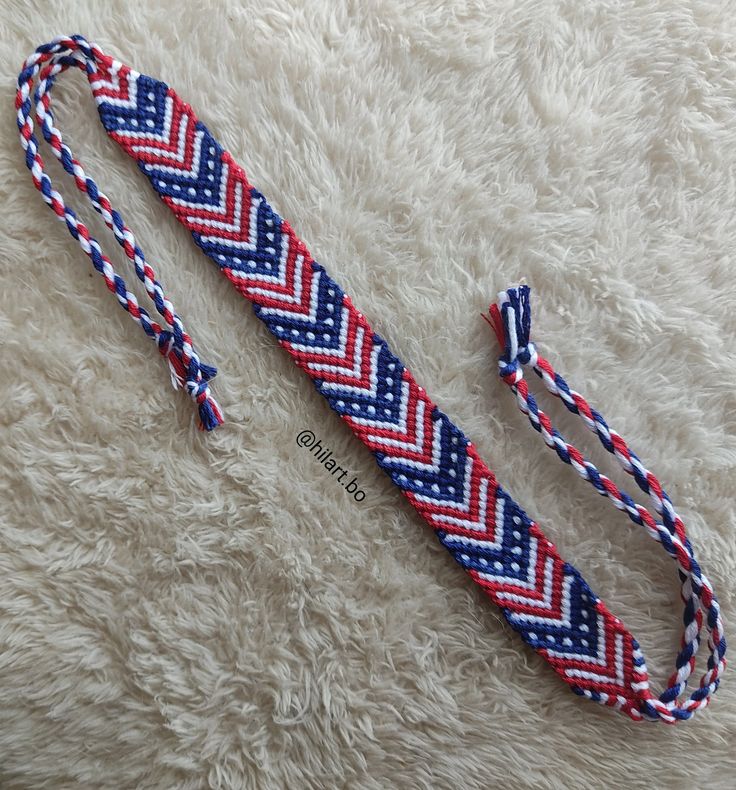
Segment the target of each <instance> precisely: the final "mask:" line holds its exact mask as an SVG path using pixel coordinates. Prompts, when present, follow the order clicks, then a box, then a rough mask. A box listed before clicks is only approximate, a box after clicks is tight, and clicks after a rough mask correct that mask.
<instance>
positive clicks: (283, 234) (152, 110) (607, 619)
mask: <svg viewBox="0 0 736 790" xmlns="http://www.w3.org/2000/svg"><path fill="white" fill-rule="evenodd" d="M88 76H89V80H90V83H91V85H92V88H93V91H94V95H95V98H96V101H97V104H98V109H99V113H100V117H101V119H102V122H103V124H104V126H105V128H106V130H107V131H108V133H109V135H110V136H111V137H112V138H113V139H114V140H115V141H116V142H118V143H119V144H120V145H121V146H122V147H123V149H124V150H125V151H127V153H128V154H130V156H131V157H133V159H135V161H136V162H137V163H138V165H139V167H140V168H141V169H142V170H143V172H144V173H145V174H146V176H147V177H148V178H149V179H150V181H151V184H152V185H153V187H154V189H155V190H156V192H158V194H159V195H160V197H161V199H162V200H163V201H164V202H165V203H166V204H167V205H168V206H169V207H170V208H171V210H172V211H173V212H174V214H175V215H176V217H177V218H178V220H179V221H180V222H181V223H182V224H184V225H185V226H186V227H187V228H189V230H190V231H191V233H192V235H193V237H194V240H195V241H196V243H197V244H198V245H199V246H200V247H201V248H202V250H203V251H204V252H205V253H206V254H207V255H208V256H209V257H210V258H212V260H213V261H214V262H215V263H216V264H217V265H218V266H219V267H220V269H221V270H222V272H223V274H224V275H225V276H226V277H227V278H228V279H229V280H230V281H231V282H232V283H233V285H234V286H235V287H236V288H237V289H238V291H240V293H241V294H242V295H243V296H245V297H246V298H247V299H248V300H250V301H251V302H252V303H253V305H254V308H255V312H256V314H257V316H258V317H259V318H260V319H261V320H262V321H263V322H264V323H265V325H266V326H267V327H268V329H269V331H270V332H271V333H272V334H273V335H274V336H275V337H276V338H277V340H278V342H279V343H280V344H281V346H283V347H284V348H285V349H286V351H288V353H289V354H290V355H291V356H292V357H293V359H294V361H295V362H296V364H297V365H298V366H299V367H300V368H302V370H304V372H305V373H306V374H307V375H308V376H309V377H310V378H311V379H312V381H313V382H314V385H315V386H316V388H317V389H318V390H319V392H320V393H321V394H322V395H324V397H325V398H326V399H327V401H328V402H329V404H330V406H331V407H332V409H334V410H335V411H336V412H337V413H338V414H339V415H340V416H341V417H342V419H343V420H345V421H346V422H347V423H348V424H349V425H350V427H351V429H352V430H353V432H354V433H355V435H356V436H358V438H360V439H361V441H363V442H364V443H365V444H366V445H367V446H368V448H369V449H370V450H371V451H372V452H373V453H374V455H375V458H376V460H377V462H378V464H379V466H381V468H383V469H384V470H385V471H386V473H387V474H388V475H389V476H390V477H391V479H392V481H393V482H394V483H395V484H396V485H397V486H398V487H399V488H400V489H401V491H402V492H403V493H404V494H405V495H406V497H407V498H408V499H409V501H410V502H411V503H412V505H413V506H414V507H415V508H416V510H417V511H418V512H419V513H420V514H421V515H422V517H423V518H424V519H425V520H426V521H427V522H428V524H429V525H430V526H431V527H432V529H434V530H435V532H436V534H437V536H438V537H439V540H440V541H441V542H442V544H443V545H444V546H445V548H446V549H447V550H448V551H449V552H450V553H451V554H452V556H453V557H454V558H455V560H456V561H457V562H458V563H459V564H460V565H461V566H462V567H463V568H464V569H465V570H466V571H467V572H468V573H469V574H470V576H471V577H472V578H473V579H474V581H475V582H477V583H478V584H479V585H480V586H481V587H482V588H483V590H484V591H485V592H486V593H487V594H488V595H489V596H490V597H491V599H492V600H493V601H494V602H495V603H496V604H497V605H498V606H499V607H500V609H501V611H502V612H503V614H504V615H505V617H506V619H507V620H508V622H509V623H510V625H511V626H512V627H513V628H514V629H515V630H516V631H518V632H519V634H520V635H521V636H522V638H523V639H524V640H525V641H526V642H527V643H528V644H529V645H531V646H532V647H533V648H534V649H535V650H536V651H537V652H538V653H539V654H540V655H542V656H543V657H544V658H545V659H546V660H547V661H548V662H549V663H550V664H551V665H552V666H553V667H554V669H555V670H556V672H557V673H558V674H559V675H560V676H561V677H562V678H563V679H564V680H565V682H567V683H568V684H570V685H571V686H572V688H573V690H574V691H576V692H577V693H579V694H582V695H585V696H587V697H589V698H591V699H594V700H596V701H599V702H602V703H604V704H607V705H611V706H614V707H617V708H619V709H621V710H623V711H625V712H626V713H628V714H629V715H631V716H632V717H633V718H641V717H642V713H641V711H640V704H639V696H640V695H639V687H641V686H642V685H646V667H645V666H644V661H643V658H642V657H641V653H640V651H639V650H638V645H637V644H636V642H635V640H634V639H633V637H632V636H631V634H630V633H629V632H628V631H627V630H626V629H625V628H624V626H623V625H622V623H621V622H620V621H619V620H618V619H617V618H615V617H613V615H612V614H611V613H610V612H609V611H608V610H607V608H606V607H605V606H604V604H603V603H602V602H601V601H600V600H599V599H598V598H597V597H596V595H595V594H594V593H593V592H592V591H591V590H590V588H589V587H588V585H587V584H586V582H585V581H584V579H583V578H582V576H581V575H580V573H579V572H578V571H577V570H576V569H575V568H573V567H572V566H570V565H569V564H567V563H565V562H564V561H563V560H562V559H561V558H560V556H559V554H558V553H557V550H556V549H555V547H554V545H553V544H552V543H551V542H550V541H549V540H548V539H547V538H546V537H545V536H544V534H543V533H542V531H541V530H540V529H539V527H538V526H537V524H536V523H534V522H533V521H532V520H531V519H530V518H529V517H528V516H527V515H526V514H525V513H524V512H523V510H522V509H521V508H520V507H519V506H518V505H517V504H516V503H515V502H514V501H513V500H512V499H511V497H510V496H509V495H508V494H507V493H506V492H505V491H504V490H503V489H502V487H501V486H500V485H499V484H498V482H497V480H496V478H495V476H494V475H493V473H492V472H491V471H490V470H489V469H488V467H487V466H486V465H485V464H484V462H483V461H482V459H481V458H480V457H479V456H478V453H477V452H476V449H475V447H474V446H473V444H472V443H471V442H470V441H469V440H468V439H467V438H466V437H465V436H464V435H463V433H462V431H461V430H460V429H459V428H458V427H457V426H455V425H454V424H453V423H452V422H451V421H450V419H449V418H448V417H447V416H446V415H445V414H443V413H442V411H440V409H439V408H438V407H437V406H436V405H435V404H434V403H432V401H431V400H430V399H429V398H428V396H427V394H426V393H425V392H424V390H423V389H422V388H421V387H419V386H418V385H417V383H416V381H415V380H414V378H413V376H412V375H411V373H410V372H409V371H408V370H407V369H406V367H405V366H404V365H403V364H402V362H401V361H400V360H399V359H398V358H397V357H396V356H395V355H394V354H393V353H392V352H391V350H390V349H389V347H388V345H387V343H386V341H385V340H383V339H382V338H381V337H380V336H379V335H378V334H376V333H375V332H374V331H373V330H372V329H371V327H370V326H369V324H368V322H367V321H366V319H365V317H364V316H363V315H362V314H361V313H360V312H359V311H358V310H357V309H356V308H355V307H354V305H353V303H352V301H351V300H350V298H349V297H348V296H347V295H346V294H345V293H344V292H343V290H342V289H341V288H340V287H339V285H338V284H337V283H336V282H335V281H334V280H333V279H331V278H330V276H329V275H328V274H327V272H326V271H325V269H324V268H323V267H322V266H321V265H319V264H318V263H316V262H315V261H314V260H313V259H312V257H311V255H310V254H309V251H308V250H307V248H306V247H305V245H304V243H303V242H302V241H300V239H299V238H297V236H296V234H295V233H294V231H293V230H292V228H291V227H290V225H289V224H288V222H286V221H285V220H283V219H282V218H281V217H279V216H278V215H277V214H276V213H275V212H274V211H273V209H272V208H271V207H270V206H269V204H268V202H267V201H266V199H265V198H264V196H263V195H262V194H261V193H260V192H259V191H258V190H257V189H255V188H254V187H252V186H251V185H250V184H249V182H248V179H247V178H246V175H245V173H244V171H243V169H242V168H241V167H240V166H239V165H238V164H237V163H236V162H235V161H234V160H233V159H232V157H231V156H230V154H229V153H228V152H227V151H226V150H224V149H223V147H222V146H221V145H220V144H219V143H218V142H217V141H216V140H215V139H214V137H213V136H212V135H211V134H210V132H209V131H208V130H207V128H206V127H205V126H204V124H203V123H202V122H201V121H199V120H198V119H197V117H196V116H195V115H194V113H193V112H192V110H191V108H190V107H189V106H188V105H187V104H185V103H184V102H183V101H182V100H181V99H179V97H178V96H177V95H176V94H175V93H174V91H173V90H171V89H170V88H169V87H168V86H167V85H165V84H164V83H163V82H159V81H157V80H154V79H151V78H150V77H146V76H144V75H141V74H138V73H137V72H135V71H133V70H132V69H129V68H128V67H126V66H124V65H122V64H120V63H119V62H117V61H112V65H111V66H109V67H108V68H105V69H104V71H95V72H91V73H89V75H88Z"/></svg>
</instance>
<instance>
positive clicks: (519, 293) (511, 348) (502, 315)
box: [483, 285, 537, 384]
mask: <svg viewBox="0 0 736 790" xmlns="http://www.w3.org/2000/svg"><path fill="white" fill-rule="evenodd" d="M529 294H530V288H529V286H528V285H519V286H518V287H516V288H509V289H508V290H506V291H501V293H499V295H498V301H497V303H496V304H494V305H491V306H490V308H489V310H488V312H489V315H490V319H489V318H486V316H483V319H484V320H485V321H487V322H488V323H489V324H490V325H491V328H492V329H493V331H494V332H495V334H496V337H497V338H498V343H499V345H500V346H501V349H502V352H501V356H500V357H499V360H498V373H499V375H500V376H501V378H502V379H504V380H505V381H509V379H511V381H509V383H512V384H515V383H516V382H517V381H518V380H519V379H521V378H522V373H521V370H520V367H521V366H522V365H528V364H530V363H531V364H532V365H533V364H534V363H535V362H536V360H537V350H536V348H535V347H534V343H532V342H531V340H529V333H530V331H531V323H532V313H531V305H530V300H529Z"/></svg>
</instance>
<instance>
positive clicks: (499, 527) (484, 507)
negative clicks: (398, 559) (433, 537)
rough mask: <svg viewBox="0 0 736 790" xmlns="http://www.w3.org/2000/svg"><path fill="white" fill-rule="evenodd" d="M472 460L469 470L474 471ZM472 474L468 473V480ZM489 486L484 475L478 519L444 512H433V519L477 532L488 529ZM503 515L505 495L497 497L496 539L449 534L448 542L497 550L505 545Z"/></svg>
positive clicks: (479, 495) (479, 496) (446, 539)
mask: <svg viewBox="0 0 736 790" xmlns="http://www.w3.org/2000/svg"><path fill="white" fill-rule="evenodd" d="M469 460H470V462H471V463H470V465H469V467H470V468H469V471H472V460H473V459H472V458H471V459H469ZM470 477H471V475H470V474H468V480H469V479H470ZM488 486H489V481H488V478H487V477H483V478H482V479H481V481H480V485H479V486H478V519H477V520H475V521H471V520H470V519H463V518H457V517H456V516H448V515H445V514H444V513H432V520H433V521H436V522H439V523H441V524H452V525H454V526H456V527H460V528H461V529H472V530H474V531H476V532H486V531H487V520H488ZM503 515H504V501H503V497H498V498H497V499H496V529H495V535H494V539H493V540H492V541H489V540H474V539H473V538H466V537H464V536H462V535H447V536H446V538H445V541H446V542H452V543H458V544H460V545H473V546H477V547H478V548H483V549H490V550H492V551H497V550H498V549H500V548H501V546H502V545H503Z"/></svg>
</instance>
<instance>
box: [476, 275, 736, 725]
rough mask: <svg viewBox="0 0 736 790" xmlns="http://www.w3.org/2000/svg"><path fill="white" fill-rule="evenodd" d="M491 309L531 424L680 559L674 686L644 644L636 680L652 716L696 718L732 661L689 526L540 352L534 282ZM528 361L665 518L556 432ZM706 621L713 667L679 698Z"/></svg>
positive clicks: (504, 361) (507, 373) (503, 358)
mask: <svg viewBox="0 0 736 790" xmlns="http://www.w3.org/2000/svg"><path fill="white" fill-rule="evenodd" d="M489 312H490V318H486V316H483V318H484V319H485V320H486V321H487V322H488V323H489V324H490V325H491V327H492V328H493V330H494V332H495V334H496V337H497V339H498V341H499V345H500V346H501V349H502V352H501V355H500V357H499V361H498V369H499V375H500V377H501V379H502V380H503V381H504V382H505V383H506V384H507V385H508V386H509V387H510V388H511V391H512V392H513V393H514V394H515V395H516V400H517V404H518V406H519V409H520V410H521V411H522V412H523V413H524V414H526V415H527V417H528V419H529V422H530V424H531V426H532V427H533V428H534V429H535V430H536V431H537V432H539V433H540V434H541V436H542V438H543V439H544V442H545V444H546V445H547V446H548V447H550V448H552V449H553V450H554V451H555V452H556V453H557V456H558V457H559V458H560V460H562V461H563V462H564V463H566V464H569V465H570V466H572V467H573V468H574V469H575V471H576V472H577V473H578V474H579V475H580V476H581V477H582V478H583V480H587V481H588V482H589V483H590V484H591V485H592V486H593V487H594V488H595V489H596V491H597V492H598V493H599V494H600V495H602V496H605V497H607V498H608V499H609V500H610V501H611V503H612V504H613V505H614V507H616V508H618V509H619V510H621V511H623V512H625V513H626V514H627V516H628V517H629V518H630V519H631V521H633V522H634V523H635V524H637V525H639V526H642V527H644V528H645V529H646V530H647V532H648V533H649V535H650V536H651V537H652V538H653V539H654V540H656V541H658V542H659V543H661V544H662V546H663V547H664V549H665V551H666V552H667V553H668V554H669V555H670V556H671V557H672V558H673V559H674V560H675V562H676V563H677V571H678V575H679V577H680V581H681V585H682V586H681V598H682V600H683V602H684V604H685V610H684V614H683V622H684V629H683V633H682V639H681V649H680V652H679V654H678V655H677V658H676V660H675V670H674V672H673V673H672V675H671V676H670V678H669V682H668V688H667V689H666V690H665V691H664V692H663V693H662V694H661V695H660V696H659V697H658V698H657V697H655V696H654V695H653V694H652V692H651V691H650V690H649V685H648V675H647V672H646V666H645V665H644V660H643V656H642V655H641V651H639V650H637V653H638V659H639V660H640V664H639V676H640V679H641V680H640V683H639V684H637V685H638V686H639V690H640V693H641V695H642V699H641V703H640V704H641V709H642V711H643V712H644V713H645V714H646V715H648V716H649V717H651V718H662V719H663V720H664V721H667V722H670V723H672V722H674V721H676V720H678V719H687V718H690V716H692V714H693V713H694V712H695V711H696V710H698V709H699V708H703V707H705V706H706V705H707V704H708V701H709V700H710V697H711V695H712V694H713V693H714V692H715V691H716V689H717V688H718V685H719V682H720V675H721V674H722V672H723V670H724V669H725V666H726V662H725V653H726V640H725V637H724V636H723V622H722V620H721V614H720V606H719V604H718V600H717V599H716V597H715V595H714V593H713V588H712V587H711V584H710V582H709V581H708V579H707V578H706V577H705V575H703V573H702V571H701V570H700V566H699V565H698V563H697V561H696V559H695V556H694V554H693V549H692V546H691V545H690V541H689V540H688V538H687V535H686V533H685V525H684V524H683V522H682V519H681V518H680V517H679V516H678V515H677V513H676V511H675V509H674V506H673V505H672V501H671V500H670V498H669V496H668V495H667V493H666V492H665V491H664V489H663V488H662V486H661V484H660V483H659V481H658V480H657V478H656V477H655V476H654V475H653V474H652V473H651V472H650V471H649V470H647V469H646V467H645V466H644V465H643V464H642V462H641V461H640V460H639V458H638V456H637V455H636V454H635V453H634V452H633V451H632V450H631V449H630V448H629V447H628V445H627V444H626V442H625V441H624V440H623V438H622V437H621V436H620V435H619V434H618V433H616V431H614V430H612V429H611V428H609V427H608V425H607V423H606V421H605V420H604V419H603V417H602V416H601V415H600V414H599V412H597V411H596V410H595V409H593V408H592V407H591V406H590V405H589V404H588V403H587V401H586V400H585V399H584V398H583V396H582V395H580V394H579V393H577V392H575V390H573V389H571V388H570V387H569V386H568V384H567V382H566V381H565V380H564V379H563V378H562V376H560V375H559V374H558V373H556V372H555V370H554V369H553V368H552V365H551V364H550V363H549V362H548V361H547V360H546V359H544V358H543V357H540V356H539V354H538V352H537V349H536V347H535V345H534V344H533V343H532V342H531V340H530V330H531V306H530V289H529V288H528V286H526V285H522V286H519V287H518V288H510V289H509V290H507V291H504V292H502V293H500V294H499V296H498V303H497V304H495V305H492V306H491V307H490V311H489ZM525 366H530V367H531V368H532V369H533V370H534V372H535V373H537V375H538V376H539V377H540V378H541V379H542V381H543V382H544V385H545V387H546V389H547V391H548V392H550V393H551V394H552V395H554V396H556V397H558V398H560V400H561V401H562V402H563V403H564V404H565V406H566V407H567V409H568V411H570V412H572V413H573V414H577V415H578V416H579V417H580V418H581V419H582V420H583V422H584V423H585V425H586V426H587V427H588V428H589V429H590V430H591V431H592V432H593V433H595V434H596V435H597V436H598V438H599V440H600V442H601V444H602V445H603V446H604V447H605V448H606V450H608V452H609V453H611V454H613V455H614V456H615V457H616V458H617V459H618V461H619V463H620V464H621V466H622V467H623V469H624V470H625V471H626V472H627V473H628V474H630V475H631V476H632V477H633V478H634V480H635V481H636V483H637V485H638V487H639V488H640V489H641V490H642V491H643V492H644V493H646V494H648V496H649V498H650V499H651V501H652V503H653V505H654V510H655V512H656V514H657V516H659V519H660V520H657V519H656V518H655V517H654V516H653V515H652V513H650V511H649V510H648V509H647V508H645V507H644V506H642V505H640V504H637V503H636V502H635V501H634V500H633V499H632V497H631V496H630V495H629V494H628V493H626V492H625V491H623V490H621V489H620V488H618V486H616V484H615V483H614V482H613V481H612V480H610V479H609V478H608V477H606V475H604V474H602V473H601V472H599V471H598V469H597V468H596V467H595V466H594V465H593V464H592V463H591V462H590V461H588V460H587V459H586V458H585V456H584V455H583V454H582V453H581V452H580V451H579V450H578V449H577V448H576V447H575V446H574V445H572V444H570V443H569V442H567V441H566V440H565V438H564V437H563V436H562V435H561V434H560V433H559V431H557V429H556V428H555V427H554V426H553V425H552V422H551V420H550V419H549V417H548V416H547V414H545V412H544V411H542V410H541V409H540V408H539V406H538V404H537V401H536V398H535V397H534V395H532V394H531V393H530V392H529V388H528V385H527V383H526V381H525V380H524V371H523V368H524V367H525ZM704 622H705V628H706V631H707V633H708V646H709V650H710V655H709V657H708V662H707V671H706V672H705V674H704V675H703V676H702V678H701V679H700V684H699V687H698V688H697V689H696V690H695V691H693V692H692V694H691V695H690V697H689V698H688V699H686V700H685V701H684V702H680V701H679V697H680V696H681V695H682V694H683V692H684V691H685V690H686V688H687V683H688V679H689V677H690V675H691V674H692V673H693V671H694V669H695V655H696V653H697V651H698V648H699V647H700V643H701V631H702V628H703V624H704Z"/></svg>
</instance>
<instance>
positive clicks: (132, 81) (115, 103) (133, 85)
mask: <svg viewBox="0 0 736 790" xmlns="http://www.w3.org/2000/svg"><path fill="white" fill-rule="evenodd" d="M122 67H123V64H122V63H121V62H120V61H119V60H113V62H112V65H111V66H110V76H111V77H112V79H109V80H107V79H101V80H95V81H94V82H92V83H91V85H92V90H93V91H94V93H95V102H96V103H97V104H98V105H100V104H109V105H110V106H111V107H120V108H123V109H135V108H136V107H137V106H138V77H140V76H141V75H140V74H139V73H138V72H137V71H133V70H132V69H131V70H130V72H129V73H128V98H127V99H121V98H116V97H111V96H97V95H96V94H97V92H98V91H100V90H111V91H115V93H120V78H119V77H118V73H119V72H120V69H121V68H122Z"/></svg>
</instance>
